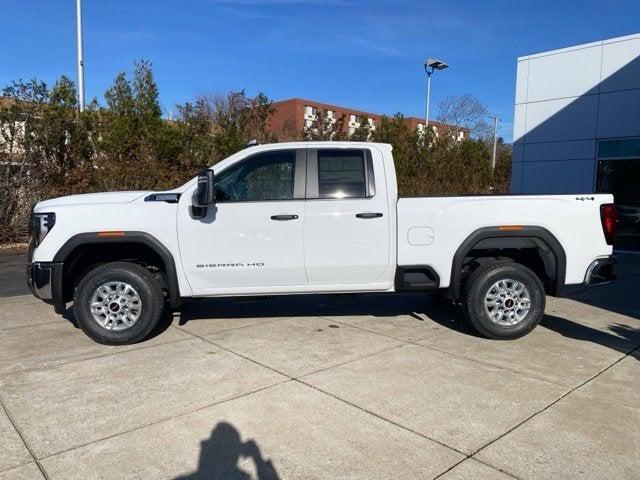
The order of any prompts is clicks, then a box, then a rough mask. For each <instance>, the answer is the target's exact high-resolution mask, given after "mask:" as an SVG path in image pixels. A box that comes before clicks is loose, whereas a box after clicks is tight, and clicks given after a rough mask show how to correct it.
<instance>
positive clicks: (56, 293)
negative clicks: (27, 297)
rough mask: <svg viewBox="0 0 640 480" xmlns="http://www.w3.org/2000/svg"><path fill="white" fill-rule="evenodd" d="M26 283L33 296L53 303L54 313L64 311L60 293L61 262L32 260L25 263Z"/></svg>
mask: <svg viewBox="0 0 640 480" xmlns="http://www.w3.org/2000/svg"><path fill="white" fill-rule="evenodd" d="M26 273H27V285H28V286H29V290H31V293H33V295H34V296H36V297H37V298H39V299H40V300H42V301H44V302H46V303H49V304H51V305H53V308H54V310H55V311H56V313H64V311H65V302H64V300H63V295H62V263H60V262H33V263H28V264H27V269H26Z"/></svg>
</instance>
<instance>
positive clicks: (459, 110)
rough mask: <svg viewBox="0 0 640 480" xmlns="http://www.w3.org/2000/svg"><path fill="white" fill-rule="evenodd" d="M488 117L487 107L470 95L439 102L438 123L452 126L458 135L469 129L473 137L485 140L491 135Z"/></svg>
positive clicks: (448, 98)
mask: <svg viewBox="0 0 640 480" xmlns="http://www.w3.org/2000/svg"><path fill="white" fill-rule="evenodd" d="M488 115H489V111H488V110H487V107H486V105H485V104H483V103H482V102H481V101H480V100H478V99H477V98H476V97H474V96H473V95H470V94H468V93H465V94H463V95H449V96H448V97H446V98H443V99H442V100H440V101H439V102H438V116H437V119H438V121H440V122H442V123H446V124H448V125H451V127H452V128H453V130H454V133H455V134H456V135H457V134H458V133H460V131H461V130H462V129H467V130H469V132H470V134H471V136H473V137H476V138H485V137H486V136H487V135H489V134H490V133H491V126H490V125H489V124H488V123H487V117H488Z"/></svg>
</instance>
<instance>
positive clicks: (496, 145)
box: [491, 115, 498, 170]
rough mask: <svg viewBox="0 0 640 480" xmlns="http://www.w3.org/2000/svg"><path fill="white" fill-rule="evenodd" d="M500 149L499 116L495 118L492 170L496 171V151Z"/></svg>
mask: <svg viewBox="0 0 640 480" xmlns="http://www.w3.org/2000/svg"><path fill="white" fill-rule="evenodd" d="M497 148H498V116H497V115H494V116H493V156H492V157H491V170H495V169H496V149H497Z"/></svg>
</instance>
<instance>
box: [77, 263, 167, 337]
mask: <svg viewBox="0 0 640 480" xmlns="http://www.w3.org/2000/svg"><path fill="white" fill-rule="evenodd" d="M108 282H122V283H125V284H128V285H130V286H131V287H132V288H133V289H134V290H135V293H137V296H138V297H139V305H140V310H139V312H137V313H138V318H137V320H136V321H135V323H133V324H132V325H131V326H129V327H125V326H124V322H123V321H119V322H118V324H119V326H121V328H124V329H122V330H109V329H107V328H105V327H103V326H102V325H100V323H98V321H97V320H96V319H95V318H94V317H93V314H92V313H91V306H90V304H91V298H92V296H93V294H94V292H96V291H97V289H98V288H99V287H101V286H102V285H105V284H106V283H108ZM114 293H118V292H117V291H114ZM114 296H115V295H114ZM122 301H123V302H127V300H122ZM105 302H107V300H105ZM114 303H117V302H114ZM132 305H133V302H132ZM73 308H74V313H75V319H76V322H77V323H78V326H79V327H80V328H81V329H82V330H83V331H84V333H86V334H87V335H88V336H89V337H91V338H92V339H93V340H95V341H96V342H98V343H103V344H105V345H127V344H131V343H136V342H139V341H141V340H144V339H145V338H146V337H147V336H148V335H149V334H150V333H151V331H152V330H153V329H154V328H155V327H156V325H157V324H158V322H159V321H160V318H161V316H162V313H163V310H164V295H163V294H162V288H161V286H160V283H159V282H158V280H157V279H156V278H155V277H154V276H153V275H152V274H151V273H150V272H149V271H148V270H147V269H146V268H144V267H142V266H140V265H137V264H135V263H130V262H112V263H107V264H104V265H101V266H99V267H96V268H94V269H93V270H90V271H89V272H88V273H87V274H86V275H85V276H84V277H82V279H81V280H80V283H79V284H78V286H77V288H76V290H75V294H74V296H73ZM114 308H119V306H118V305H114ZM132 308H135V307H133V306H132ZM123 312H124V310H123Z"/></svg>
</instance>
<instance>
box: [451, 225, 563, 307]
mask: <svg viewBox="0 0 640 480" xmlns="http://www.w3.org/2000/svg"><path fill="white" fill-rule="evenodd" d="M495 238H500V239H508V238H518V239H527V238H529V239H537V240H538V241H541V242H543V243H544V244H546V246H548V247H549V250H550V251H551V252H552V253H553V255H554V257H555V261H556V278H555V282H554V283H555V288H554V294H555V295H560V292H561V291H562V289H563V288H564V284H565V283H564V282H565V274H566V269H567V256H566V253H565V251H564V248H563V247H562V244H561V243H560V242H559V241H558V239H557V238H556V237H555V236H554V235H553V234H552V233H551V232H550V231H549V230H547V229H546V228H544V227H539V226H536V225H523V226H522V227H521V228H520V227H519V228H518V229H509V230H501V229H500V227H499V226H495V227H483V228H479V229H478V230H476V231H474V232H473V233H471V234H470V235H469V236H468V237H467V238H466V239H465V240H464V241H463V242H462V243H461V244H460V246H459V247H458V249H457V250H456V253H455V254H454V256H453V263H452V268H451V283H450V285H449V291H448V295H449V296H450V297H451V298H452V299H454V300H457V299H458V298H460V292H461V288H462V264H463V262H464V259H465V257H466V256H467V254H468V253H469V252H470V251H471V250H473V248H474V247H475V246H476V245H477V244H478V243H479V242H481V241H483V240H487V239H495Z"/></svg>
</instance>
